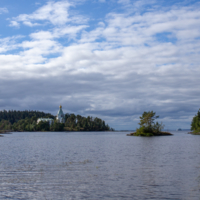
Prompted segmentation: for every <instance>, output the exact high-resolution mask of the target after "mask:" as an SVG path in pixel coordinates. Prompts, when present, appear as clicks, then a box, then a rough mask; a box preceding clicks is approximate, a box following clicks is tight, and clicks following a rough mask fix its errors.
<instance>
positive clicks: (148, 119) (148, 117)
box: [127, 111, 173, 137]
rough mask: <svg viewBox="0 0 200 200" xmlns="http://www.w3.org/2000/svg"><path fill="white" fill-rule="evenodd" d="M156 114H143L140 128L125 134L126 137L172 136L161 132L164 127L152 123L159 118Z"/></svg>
mask: <svg viewBox="0 0 200 200" xmlns="http://www.w3.org/2000/svg"><path fill="white" fill-rule="evenodd" d="M155 115H156V113H155V112H153V111H149V112H144V113H143V114H142V116H141V117H140V123H139V125H140V128H138V129H136V131H135V132H134V133H130V134H127V136H144V137H150V136H169V135H173V134H171V133H169V132H163V131H162V129H163V128H164V125H163V124H162V122H161V123H158V122H156V123H155V122H154V120H155V119H157V118H159V116H155Z"/></svg>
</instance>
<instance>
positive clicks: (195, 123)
mask: <svg viewBox="0 0 200 200" xmlns="http://www.w3.org/2000/svg"><path fill="white" fill-rule="evenodd" d="M191 131H192V132H190V133H191V134H193V135H200V109H199V110H198V112H197V114H196V115H195V116H194V117H193V119H192V123H191Z"/></svg>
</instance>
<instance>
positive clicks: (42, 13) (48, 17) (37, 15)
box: [10, 1, 85, 27]
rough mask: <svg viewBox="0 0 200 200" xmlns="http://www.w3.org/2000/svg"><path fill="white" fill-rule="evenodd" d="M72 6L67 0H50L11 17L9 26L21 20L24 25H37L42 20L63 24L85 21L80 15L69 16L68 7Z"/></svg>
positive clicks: (57, 24)
mask: <svg viewBox="0 0 200 200" xmlns="http://www.w3.org/2000/svg"><path fill="white" fill-rule="evenodd" d="M72 6H74V5H73V4H72V3H69V2H68V1H58V2H54V1H50V2H48V3H47V4H46V5H44V6H42V7H40V8H38V9H37V10H36V11H35V12H33V13H32V14H21V15H19V16H18V17H15V18H12V19H11V24H10V25H11V26H12V25H15V24H18V23H20V22H22V23H23V24H24V25H26V26H30V27H32V26H38V25H41V24H43V23H44V22H50V23H51V24H53V25H56V26H60V25H65V24H66V23H68V22H73V23H81V22H82V21H85V19H84V18H83V17H80V16H74V17H72V16H70V14H69V11H68V10H69V8H70V7H72Z"/></svg>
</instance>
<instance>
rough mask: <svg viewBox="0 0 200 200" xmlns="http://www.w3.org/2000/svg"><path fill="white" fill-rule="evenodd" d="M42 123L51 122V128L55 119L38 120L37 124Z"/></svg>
mask: <svg viewBox="0 0 200 200" xmlns="http://www.w3.org/2000/svg"><path fill="white" fill-rule="evenodd" d="M40 122H49V125H50V126H51V125H52V124H53V119H51V118H38V120H37V124H39V123H40Z"/></svg>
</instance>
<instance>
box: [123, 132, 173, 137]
mask: <svg viewBox="0 0 200 200" xmlns="http://www.w3.org/2000/svg"><path fill="white" fill-rule="evenodd" d="M135 134H136V132H133V133H130V134H126V136H137V135H135ZM172 135H173V134H172V133H169V132H160V133H159V134H155V135H152V136H142V135H141V137H153V136H172Z"/></svg>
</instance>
